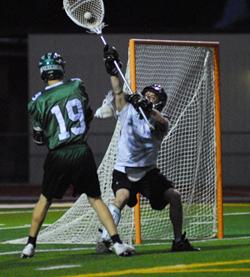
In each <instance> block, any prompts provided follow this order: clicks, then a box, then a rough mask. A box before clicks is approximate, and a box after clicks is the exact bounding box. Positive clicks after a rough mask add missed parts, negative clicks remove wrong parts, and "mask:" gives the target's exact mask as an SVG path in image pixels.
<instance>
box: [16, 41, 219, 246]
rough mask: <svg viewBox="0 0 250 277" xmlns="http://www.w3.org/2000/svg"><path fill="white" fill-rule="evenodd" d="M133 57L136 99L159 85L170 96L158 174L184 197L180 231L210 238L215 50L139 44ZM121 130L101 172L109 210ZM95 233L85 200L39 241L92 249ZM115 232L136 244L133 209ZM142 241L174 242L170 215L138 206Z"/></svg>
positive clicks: (96, 224) (126, 211)
mask: <svg viewBox="0 0 250 277" xmlns="http://www.w3.org/2000/svg"><path fill="white" fill-rule="evenodd" d="M135 50H136V51H135V61H136V63H135V64H136V85H137V89H138V91H141V90H142V89H143V88H144V87H145V86H146V85H149V84H152V83H159V84H161V85H162V86H163V87H164V88H165V90H166V92H167V94H168V102H167V105H166V107H165V109H164V112H166V113H167V114H168V115H169V116H170V122H171V124H170V132H169V133H168V135H167V136H166V137H165V138H164V140H163V143H162V146H161V150H160V153H159V157H158V167H159V168H160V170H161V172H162V173H163V174H164V175H166V176H167V178H168V179H170V180H172V181H173V182H174V183H175V185H176V187H177V189H178V190H179V191H180V192H181V194H182V202H183V206H184V228H183V229H184V230H185V231H186V232H187V235H188V237H189V238H207V237H213V236H214V235H215V233H216V212H215V211H216V160H215V156H216V155H215V148H216V142H215V100H214V89H215V88H214V83H215V80H214V49H213V47H211V48H210V47H201V46H188V45H186V46H185V45H168V44H163V43H160V44H158V43H157V42H155V43H154V44H152V43H151V44H147V43H142V42H140V43H138V44H137V43H136V44H135ZM129 58H130V59H131V58H132V57H129ZM130 59H129V60H130ZM129 64H130V63H129V62H128V67H127V72H126V79H128V78H129ZM119 130H120V127H119V124H117V126H116V129H115V131H114V134H113V137H112V139H111V142H110V145H109V147H108V149H107V152H106V154H105V156H104V159H103V161H102V163H101V165H100V167H99V169H98V175H99V178H100V183H101V190H102V197H103V199H104V201H105V202H106V203H109V202H111V201H112V199H113V193H112V191H111V178H112V170H113V166H114V163H115V159H116V150H117V149H116V145H117V139H118V137H119ZM98 227H100V224H99V221H98V219H97V217H96V215H95V213H94V211H93V210H92V209H91V208H90V206H89V204H88V202H87V199H86V197H85V196H84V195H82V196H81V197H80V198H79V199H78V201H77V202H76V203H75V204H74V205H73V206H72V208H70V209H69V210H68V211H67V212H66V213H65V214H64V215H63V216H62V217H61V218H60V219H59V220H58V221H57V222H55V223H54V224H52V225H51V226H49V227H47V228H46V229H45V230H43V231H42V232H41V233H40V235H39V237H38V242H39V243H41V242H44V243H93V242H95V241H96V238H97V233H98V232H97V229H98ZM118 229H119V232H120V234H121V237H122V239H124V240H125V241H128V242H130V241H131V240H133V238H134V216H133V209H129V208H125V209H124V210H123V212H122V219H121V222H120V224H119V228H118ZM141 236H142V239H143V240H161V239H172V226H171V223H170V219H169V215H168V207H167V208H166V209H165V210H164V211H153V210H152V209H151V208H150V206H149V202H148V201H147V200H146V199H144V198H141ZM16 242H17V241H16Z"/></svg>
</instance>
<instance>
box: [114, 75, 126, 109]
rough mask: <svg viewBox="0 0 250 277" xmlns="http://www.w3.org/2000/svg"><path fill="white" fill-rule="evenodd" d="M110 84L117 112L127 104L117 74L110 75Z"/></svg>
mask: <svg viewBox="0 0 250 277" xmlns="http://www.w3.org/2000/svg"><path fill="white" fill-rule="evenodd" d="M110 80H111V86H112V90H113V92H114V96H115V105H116V109H117V111H118V112H120V111H121V110H122V108H123V107H124V106H125V105H126V104H127V101H126V100H125V95H124V92H123V90H122V87H121V83H120V79H119V77H118V76H111V77H110Z"/></svg>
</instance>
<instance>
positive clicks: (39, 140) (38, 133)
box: [32, 127, 45, 145]
mask: <svg viewBox="0 0 250 277" xmlns="http://www.w3.org/2000/svg"><path fill="white" fill-rule="evenodd" d="M32 136H33V141H34V142H35V143H36V144H37V145H44V144H45V138H44V135H43V130H42V129H41V128H40V127H33V130H32Z"/></svg>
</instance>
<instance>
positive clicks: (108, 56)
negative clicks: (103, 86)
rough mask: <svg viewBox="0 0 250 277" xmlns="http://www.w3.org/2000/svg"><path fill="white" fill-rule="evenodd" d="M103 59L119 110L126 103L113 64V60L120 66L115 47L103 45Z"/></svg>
mask: <svg viewBox="0 0 250 277" xmlns="http://www.w3.org/2000/svg"><path fill="white" fill-rule="evenodd" d="M103 52H104V53H103V59H104V63H105V68H106V71H107V73H108V74H109V75H110V80H111V86H112V90H113V93H114V96H115V105H116V109H117V110H118V111H121V110H122V108H123V107H124V106H125V105H126V103H127V102H126V100H125V97H124V92H123V90H122V85H121V82H120V79H119V77H118V70H117V68H116V66H115V64H114V61H116V62H117V64H118V66H119V67H121V66H122V63H121V61H120V59H119V55H118V52H117V51H116V49H115V47H113V46H109V45H105V47H104V49H103Z"/></svg>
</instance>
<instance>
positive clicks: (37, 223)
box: [21, 194, 50, 258]
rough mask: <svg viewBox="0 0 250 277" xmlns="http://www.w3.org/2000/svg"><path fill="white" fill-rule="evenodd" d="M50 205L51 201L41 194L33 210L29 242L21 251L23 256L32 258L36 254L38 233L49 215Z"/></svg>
mask: <svg viewBox="0 0 250 277" xmlns="http://www.w3.org/2000/svg"><path fill="white" fill-rule="evenodd" d="M49 206H50V202H49V201H48V200H47V198H46V197H45V196H44V195H42V194H41V196H40V198H39V200H38V202H37V203H36V206H35V208H34V210H33V214H32V221H31V227H30V231H29V237H28V242H27V244H26V246H25V247H24V249H23V251H22V253H21V257H22V258H31V257H33V256H34V255H35V248H36V239H37V235H38V233H39V231H40V228H41V226H42V224H43V221H44V219H45V217H46V215H47V211H48V209H49Z"/></svg>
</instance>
